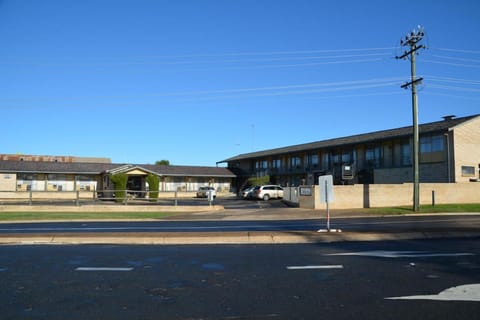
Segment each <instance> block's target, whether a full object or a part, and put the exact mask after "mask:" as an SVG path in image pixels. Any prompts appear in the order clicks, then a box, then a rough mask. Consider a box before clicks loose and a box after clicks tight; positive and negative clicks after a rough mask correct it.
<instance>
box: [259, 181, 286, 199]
mask: <svg viewBox="0 0 480 320" xmlns="http://www.w3.org/2000/svg"><path fill="white" fill-rule="evenodd" d="M253 197H254V198H257V199H263V200H265V201H268V200H270V199H271V198H283V188H282V187H280V186H278V185H265V186H256V187H255V188H254V189H253Z"/></svg>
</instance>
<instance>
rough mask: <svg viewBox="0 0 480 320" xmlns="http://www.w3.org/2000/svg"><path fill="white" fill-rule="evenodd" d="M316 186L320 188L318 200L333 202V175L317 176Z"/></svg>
mask: <svg viewBox="0 0 480 320" xmlns="http://www.w3.org/2000/svg"><path fill="white" fill-rule="evenodd" d="M318 186H319V189H320V202H326V203H329V202H333V199H334V197H333V176H332V175H327V176H320V177H318Z"/></svg>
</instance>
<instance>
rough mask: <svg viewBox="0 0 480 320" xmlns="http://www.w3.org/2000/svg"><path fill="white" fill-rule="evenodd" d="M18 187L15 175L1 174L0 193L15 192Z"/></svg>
mask: <svg viewBox="0 0 480 320" xmlns="http://www.w3.org/2000/svg"><path fill="white" fill-rule="evenodd" d="M16 185H17V175H16V174H15V173H0V191H14V190H15V188H16Z"/></svg>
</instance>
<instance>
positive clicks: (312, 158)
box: [309, 154, 319, 168]
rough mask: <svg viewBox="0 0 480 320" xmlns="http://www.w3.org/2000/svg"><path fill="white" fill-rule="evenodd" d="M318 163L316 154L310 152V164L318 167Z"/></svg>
mask: <svg viewBox="0 0 480 320" xmlns="http://www.w3.org/2000/svg"><path fill="white" fill-rule="evenodd" d="M318 163H319V158H318V154H312V155H310V156H309V164H310V166H312V167H313V168H316V167H318Z"/></svg>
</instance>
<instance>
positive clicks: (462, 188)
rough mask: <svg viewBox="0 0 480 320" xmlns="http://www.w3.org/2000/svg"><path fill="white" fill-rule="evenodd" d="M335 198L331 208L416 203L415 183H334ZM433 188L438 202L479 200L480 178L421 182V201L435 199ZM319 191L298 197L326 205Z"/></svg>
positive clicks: (307, 205)
mask: <svg viewBox="0 0 480 320" xmlns="http://www.w3.org/2000/svg"><path fill="white" fill-rule="evenodd" d="M333 191H334V201H333V202H332V203H330V208H331V209H355V208H374V207H392V206H408V205H412V204H413V200H412V199H413V184H411V183H403V184H370V185H368V184H366V185H361V184H358V185H350V186H337V185H336V186H333ZM432 191H434V192H435V203H436V204H447V203H480V182H469V183H421V184H420V204H431V203H432ZM319 193H320V191H319V190H318V186H315V190H314V195H313V197H303V196H300V197H299V205H300V207H302V208H310V209H324V208H325V204H324V203H320V199H319V198H320V197H319Z"/></svg>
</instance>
